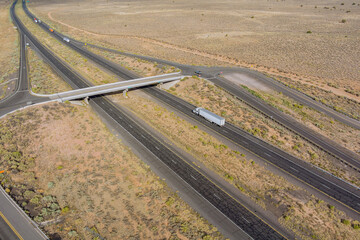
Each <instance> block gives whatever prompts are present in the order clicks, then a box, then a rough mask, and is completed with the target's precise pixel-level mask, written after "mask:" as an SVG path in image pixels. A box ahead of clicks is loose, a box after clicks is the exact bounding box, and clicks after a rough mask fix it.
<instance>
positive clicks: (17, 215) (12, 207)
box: [0, 188, 48, 240]
mask: <svg viewBox="0 0 360 240" xmlns="http://www.w3.org/2000/svg"><path fill="white" fill-rule="evenodd" d="M0 203H1V204H0V229H1V230H0V239H1V236H6V237H5V238H4V239H6V240H10V239H24V240H40V239H48V238H47V237H46V236H45V235H44V234H43V233H42V232H41V231H40V229H39V228H38V227H37V226H36V224H35V223H34V222H33V221H32V220H31V219H30V218H29V217H28V216H27V215H26V214H25V213H24V212H23V210H22V209H21V208H20V207H19V206H18V205H17V204H16V203H15V202H14V201H13V200H12V199H10V197H9V196H8V195H7V194H6V193H5V191H4V190H3V189H2V188H0Z"/></svg>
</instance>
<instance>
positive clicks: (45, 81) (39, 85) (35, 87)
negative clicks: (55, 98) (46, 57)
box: [28, 48, 72, 94]
mask: <svg viewBox="0 0 360 240" xmlns="http://www.w3.org/2000/svg"><path fill="white" fill-rule="evenodd" d="M28 59H29V65H30V67H29V80H30V84H31V90H32V91H33V92H34V93H40V94H52V93H58V92H64V91H68V90H71V89H72V88H71V87H70V85H68V84H67V83H66V82H64V81H63V80H62V79H61V78H60V77H59V76H58V75H57V74H56V73H54V72H53V71H52V69H51V67H50V66H49V65H47V64H46V63H45V62H44V61H43V60H42V59H40V57H39V56H38V55H36V53H35V52H33V51H32V50H31V49H30V48H29V49H28Z"/></svg>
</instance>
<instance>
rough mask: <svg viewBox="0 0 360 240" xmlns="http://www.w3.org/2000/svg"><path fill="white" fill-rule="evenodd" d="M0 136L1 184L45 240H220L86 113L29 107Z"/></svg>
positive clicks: (4, 122) (6, 121)
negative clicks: (48, 238) (49, 239)
mask: <svg viewBox="0 0 360 240" xmlns="http://www.w3.org/2000/svg"><path fill="white" fill-rule="evenodd" d="M0 133H1V134H0V153H1V154H0V169H2V170H5V173H2V174H0V182H1V185H2V187H4V189H5V190H6V191H7V192H8V193H9V194H10V195H11V196H12V198H13V199H15V200H16V201H17V202H18V204H19V205H20V206H21V207H22V208H23V209H24V210H25V211H26V212H27V213H28V214H29V215H30V216H31V217H32V218H33V219H34V220H35V221H36V222H38V223H40V224H41V225H42V226H43V227H44V229H45V231H46V232H47V233H48V234H49V236H51V237H56V236H57V237H61V239H97V238H99V236H100V237H101V238H106V239H129V238H140V239H164V238H166V239H224V238H223V236H222V235H221V234H220V233H219V232H218V231H217V229H216V228H214V227H213V226H211V225H210V224H209V223H208V222H207V221H206V220H205V219H203V218H202V217H200V216H199V215H198V214H197V213H196V212H195V211H194V210H192V209H191V208H190V207H189V206H188V205H187V204H186V203H185V202H183V201H182V200H181V199H180V198H179V197H178V195H177V194H176V193H174V192H172V191H171V190H170V189H169V188H168V187H167V185H166V183H165V182H164V181H162V180H161V179H159V177H157V176H156V175H155V174H154V173H153V172H152V171H151V170H150V168H149V166H147V165H145V164H144V163H143V162H142V161H141V160H140V159H138V158H137V157H136V156H135V155H134V154H133V153H132V152H131V150H130V149H129V148H128V147H126V146H125V145H124V144H123V143H121V140H119V139H118V138H117V137H116V136H114V135H113V134H112V133H111V132H110V131H109V130H108V129H107V128H106V127H105V126H104V124H103V123H102V122H101V120H100V119H99V118H98V117H97V115H96V114H95V113H94V112H92V111H91V110H90V109H89V107H83V106H74V105H70V104H60V103H51V104H46V105H41V106H36V107H32V108H28V109H26V110H23V111H21V112H16V113H13V114H10V115H9V116H7V117H5V118H3V119H1V120H0Z"/></svg>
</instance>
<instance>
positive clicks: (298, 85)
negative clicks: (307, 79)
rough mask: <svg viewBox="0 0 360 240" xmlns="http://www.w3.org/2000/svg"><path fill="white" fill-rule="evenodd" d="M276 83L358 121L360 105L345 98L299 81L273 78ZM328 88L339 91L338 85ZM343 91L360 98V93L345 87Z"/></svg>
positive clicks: (359, 118)
mask: <svg viewBox="0 0 360 240" xmlns="http://www.w3.org/2000/svg"><path fill="white" fill-rule="evenodd" d="M274 79H276V80H277V81H280V82H282V83H284V84H285V85H286V86H288V87H291V88H294V89H296V90H299V91H300V92H303V93H305V94H307V95H308V96H310V97H311V98H313V99H314V100H316V101H318V102H320V103H323V104H325V105H327V106H329V107H330V108H333V109H334V110H336V111H338V112H340V113H343V114H347V115H348V116H350V117H352V118H355V119H357V120H360V103H359V102H358V101H356V100H352V99H350V98H347V97H345V96H340V95H337V94H334V93H333V92H332V91H331V90H325V89H323V88H320V87H317V86H315V85H312V84H307V83H303V82H300V81H293V80H291V79H289V78H285V77H279V76H277V77H274ZM328 86H330V87H332V88H334V89H339V88H341V86H340V85H337V84H330V83H328ZM345 91H346V92H347V93H350V94H352V95H354V96H357V97H358V96H360V92H359V91H357V90H355V89H353V88H352V87H351V86H347V87H346V89H345Z"/></svg>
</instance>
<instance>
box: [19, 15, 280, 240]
mask: <svg viewBox="0 0 360 240" xmlns="http://www.w3.org/2000/svg"><path fill="white" fill-rule="evenodd" d="M17 21H18V20H17ZM18 25H19V27H20V28H21V29H22V31H23V32H24V33H25V35H26V36H27V37H28V38H29V39H30V41H31V42H32V43H33V44H34V45H35V47H36V49H38V50H39V51H41V52H42V54H43V56H44V57H45V58H46V59H47V60H48V61H49V62H51V65H52V66H54V67H56V68H57V71H61V72H62V74H64V75H65V76H66V79H67V80H71V82H72V85H75V86H76V88H84V87H88V86H89V85H90V84H89V83H88V82H86V81H85V79H83V78H82V77H81V76H80V75H79V74H77V73H75V72H74V71H73V70H72V69H71V68H70V67H69V66H67V65H66V64H64V63H63V62H62V61H60V60H59V59H58V58H57V57H55V56H54V55H53V54H52V53H51V52H50V51H49V50H48V49H46V48H45V47H44V46H42V45H41V44H40V43H39V42H38V41H37V40H36V38H35V37H34V36H32V34H31V33H30V32H29V31H28V30H27V29H26V28H25V27H24V26H23V25H22V24H21V22H19V21H18ZM89 102H91V103H92V102H94V103H95V104H96V105H98V106H100V107H101V109H102V110H103V111H105V112H106V114H107V115H109V116H111V118H112V119H114V120H115V121H116V122H118V123H119V124H120V125H121V126H122V127H123V128H124V129H126V130H127V131H128V132H129V133H131V135H132V136H133V137H134V138H136V139H137V140H138V141H139V142H141V144H142V145H143V146H145V147H146V148H147V149H148V150H150V151H151V152H152V153H153V154H154V155H156V156H157V157H158V158H159V159H160V160H161V161H162V162H163V163H164V164H166V165H167V166H168V167H169V168H170V169H171V170H173V171H174V172H175V173H176V174H177V175H178V176H180V177H181V179H183V181H185V182H186V183H188V184H189V185H190V186H191V187H192V188H193V189H195V190H196V191H197V192H198V193H199V194H200V195H201V196H202V197H204V198H205V199H206V200H207V201H209V202H210V203H211V204H212V205H213V206H214V207H215V208H216V209H217V210H219V211H221V212H222V213H223V214H224V215H225V216H226V217H227V218H228V219H230V220H231V221H232V222H233V223H235V224H236V225H237V226H238V227H239V228H240V229H243V230H244V231H245V232H246V233H247V234H248V235H249V236H251V237H252V238H255V239H284V237H283V236H282V235H281V234H279V233H278V232H277V231H275V230H274V229H273V228H272V227H270V226H269V225H268V224H266V223H265V222H264V221H262V220H260V219H259V218H258V217H257V215H255V214H254V213H252V212H251V211H249V210H248V209H247V208H246V207H244V206H243V205H242V204H240V203H239V202H237V201H236V200H235V199H234V198H232V197H231V196H230V195H228V194H227V193H225V192H224V191H223V190H222V189H220V188H219V187H218V186H216V185H215V184H213V183H212V182H211V181H210V180H209V179H207V178H206V177H205V176H204V175H202V174H200V172H198V171H197V170H196V169H194V168H192V167H191V166H190V165H188V164H187V163H186V162H185V161H183V159H182V158H181V157H180V156H178V155H176V154H174V152H173V151H171V150H170V149H169V148H167V147H165V146H164V145H162V144H161V142H159V141H158V140H157V139H155V138H154V137H153V136H152V135H150V134H149V133H147V132H146V131H144V129H143V128H141V127H140V126H139V125H137V124H136V123H135V122H134V121H133V120H132V119H130V118H129V117H128V116H126V115H125V114H124V113H123V112H121V111H119V110H118V108H117V107H116V106H114V105H113V104H112V103H111V102H110V101H109V100H107V99H106V98H105V97H103V96H98V97H92V98H90V100H89Z"/></svg>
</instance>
